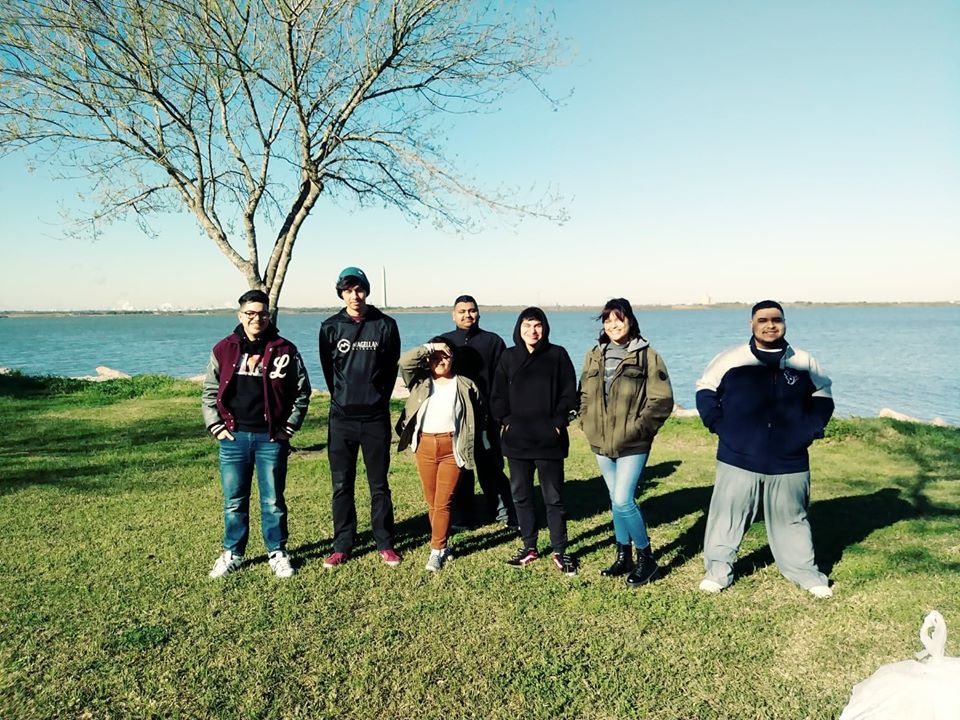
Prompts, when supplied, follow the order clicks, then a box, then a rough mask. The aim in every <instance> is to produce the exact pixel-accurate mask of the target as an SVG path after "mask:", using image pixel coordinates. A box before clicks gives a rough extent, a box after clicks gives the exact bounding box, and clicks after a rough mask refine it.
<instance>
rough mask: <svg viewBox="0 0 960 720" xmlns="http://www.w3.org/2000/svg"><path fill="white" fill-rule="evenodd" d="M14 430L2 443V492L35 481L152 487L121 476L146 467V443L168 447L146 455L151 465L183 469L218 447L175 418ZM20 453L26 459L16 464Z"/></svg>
mask: <svg viewBox="0 0 960 720" xmlns="http://www.w3.org/2000/svg"><path fill="white" fill-rule="evenodd" d="M16 432H17V434H18V435H19V436H20V437H19V438H16V437H15V438H10V437H9V436H8V437H7V438H5V439H4V441H3V444H2V445H0V462H3V464H4V465H5V466H6V469H5V471H4V473H3V476H2V477H0V495H6V494H10V493H13V492H17V491H20V490H23V489H25V488H28V487H31V486H35V485H50V486H57V487H60V488H63V489H66V490H69V491H71V492H81V493H82V492H96V493H98V494H103V493H105V492H107V493H110V492H129V491H130V490H150V491H155V490H156V489H157V486H156V485H154V484H153V483H149V482H147V483H143V482H138V483H133V484H131V481H130V479H129V477H125V476H126V475H127V473H128V471H130V470H137V469H142V468H143V467H144V465H145V462H147V461H145V459H144V457H143V451H144V449H145V448H150V447H151V446H159V447H160V448H163V446H164V445H167V446H171V452H170V453H169V455H168V456H167V457H166V458H165V459H156V458H151V459H150V460H149V465H150V467H151V468H153V469H163V468H169V467H175V466H183V467H185V468H186V467H189V466H190V465H191V464H192V463H194V462H197V461H199V460H200V459H202V458H205V457H207V456H208V455H210V456H213V457H215V452H216V451H215V449H214V448H213V447H212V446H208V445H206V444H205V443H204V437H203V435H202V432H201V430H198V429H197V428H195V427H190V426H185V425H184V424H183V423H182V422H178V421H176V420H162V421H142V420H131V421H130V422H128V423H123V424H112V425H110V426H99V425H96V424H95V423H92V422H88V421H79V420H69V421H65V422H64V423H63V424H61V425H60V426H58V427H56V428H53V429H51V428H50V427H49V426H42V425H41V424H39V423H37V424H36V425H34V426H29V425H20V426H19V427H17V428H16ZM25 438H29V440H27V439H25ZM173 447H175V448H176V449H175V450H174V449H172V448H173ZM18 458H23V459H27V462H26V463H24V464H21V465H20V466H19V467H16V465H17V460H18ZM37 458H42V459H43V460H45V462H44V463H43V465H42V466H40V465H39V464H38V463H35V462H34V460H35V459H37ZM214 462H215V459H214Z"/></svg>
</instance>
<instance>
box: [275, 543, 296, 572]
mask: <svg viewBox="0 0 960 720" xmlns="http://www.w3.org/2000/svg"><path fill="white" fill-rule="evenodd" d="M269 563H270V569H271V570H273V574H274V575H276V576H277V577H278V578H288V577H293V574H294V572H296V571H295V570H294V569H293V565H291V564H290V556H289V555H287V553H286V552H284V551H283V550H274V551H273V552H272V553H270V558H269Z"/></svg>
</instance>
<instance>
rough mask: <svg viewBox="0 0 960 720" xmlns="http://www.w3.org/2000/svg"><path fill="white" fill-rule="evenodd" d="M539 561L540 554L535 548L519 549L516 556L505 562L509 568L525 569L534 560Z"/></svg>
mask: <svg viewBox="0 0 960 720" xmlns="http://www.w3.org/2000/svg"><path fill="white" fill-rule="evenodd" d="M539 559H540V553H538V552H537V549H536V548H520V549H519V550H518V551H517V554H516V555H514V556H513V557H512V558H510V559H509V560H507V565H509V566H511V567H526V566H527V565H529V564H530V563H532V562H534V561H535V560H539Z"/></svg>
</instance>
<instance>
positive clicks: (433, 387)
mask: <svg viewBox="0 0 960 720" xmlns="http://www.w3.org/2000/svg"><path fill="white" fill-rule="evenodd" d="M456 400H457V381H456V380H449V381H447V382H445V383H438V382H436V381H433V382H431V383H430V397H428V398H427V401H426V403H425V404H426V409H425V410H424V411H423V420H422V421H421V422H420V432H425V433H448V432H453V431H454V425H453V411H454V403H455V402H456Z"/></svg>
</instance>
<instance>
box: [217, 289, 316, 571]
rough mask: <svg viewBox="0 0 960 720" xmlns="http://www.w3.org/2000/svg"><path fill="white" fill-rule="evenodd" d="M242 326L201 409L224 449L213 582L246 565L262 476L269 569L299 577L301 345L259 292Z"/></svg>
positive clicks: (247, 297)
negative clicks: (295, 464)
mask: <svg viewBox="0 0 960 720" xmlns="http://www.w3.org/2000/svg"><path fill="white" fill-rule="evenodd" d="M238 302H239V304H240V309H239V311H238V312H237V317H238V318H239V319H240V324H239V325H237V327H236V328H235V329H234V331H233V332H232V333H231V334H230V335H228V336H227V337H225V338H224V339H223V340H221V341H220V342H218V343H217V344H216V345H215V346H214V347H213V352H212V353H211V354H210V363H209V364H208V365H207V374H206V377H205V378H204V381H203V394H202V403H201V407H202V410H203V419H204V422H205V423H206V425H207V430H209V431H210V434H211V435H213V436H214V437H215V438H216V439H217V440H218V441H219V443H220V482H221V485H222V487H223V526H224V533H223V552H222V553H221V554H220V556H219V557H218V558H217V561H216V563H214V566H213V570H211V571H210V577H212V578H219V577H223V576H224V575H229V574H230V573H232V572H233V571H234V570H236V569H237V568H239V567H240V565H241V563H242V562H243V553H244V551H245V550H246V546H247V538H248V537H249V534H250V492H251V485H252V481H253V471H254V468H256V471H257V489H258V492H259V495H260V524H261V528H262V530H263V542H264V544H265V545H266V546H267V553H268V558H269V564H270V569H271V570H272V571H273V573H274V574H275V575H276V576H277V577H281V578H286V577H290V576H291V575H293V573H294V570H293V566H292V565H291V564H290V556H289V555H288V554H287V547H286V546H287V504H286V502H285V501H284V498H283V493H284V487H285V485H286V479H287V456H288V455H289V453H290V438H291V437H292V436H293V434H294V433H295V432H296V431H297V430H298V429H299V428H300V426H301V425H302V424H303V419H304V417H306V414H307V406H308V405H309V404H310V379H309V378H308V377H307V371H306V368H305V367H304V365H303V360H302V358H301V357H300V353H299V352H298V351H297V348H296V346H295V345H294V344H293V343H292V342H290V341H289V340H286V339H284V338H282V337H280V335H279V333H278V332H277V329H276V327H274V325H273V324H272V323H271V322H270V299H269V298H268V297H267V295H266V293H264V292H262V291H260V290H250V291H248V292H245V293H244V294H243V295H241V296H240V299H239V300H238Z"/></svg>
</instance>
